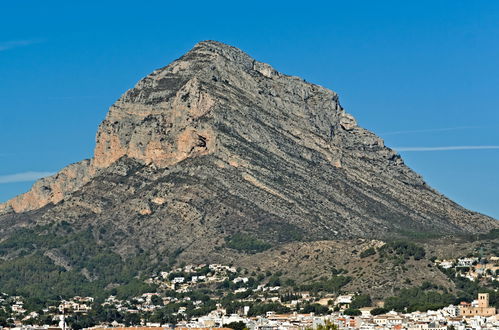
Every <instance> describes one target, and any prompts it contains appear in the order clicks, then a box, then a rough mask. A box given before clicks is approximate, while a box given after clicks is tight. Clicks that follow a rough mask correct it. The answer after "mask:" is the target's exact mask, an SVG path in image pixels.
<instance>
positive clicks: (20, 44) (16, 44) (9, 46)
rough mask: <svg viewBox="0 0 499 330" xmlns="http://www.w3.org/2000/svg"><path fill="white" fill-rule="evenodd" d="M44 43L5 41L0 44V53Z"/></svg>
mask: <svg viewBox="0 0 499 330" xmlns="http://www.w3.org/2000/svg"><path fill="white" fill-rule="evenodd" d="M40 42H42V41H41V40H15V41H4V42H0V52H3V51H6V50H9V49H13V48H18V47H24V46H29V45H33V44H37V43H40Z"/></svg>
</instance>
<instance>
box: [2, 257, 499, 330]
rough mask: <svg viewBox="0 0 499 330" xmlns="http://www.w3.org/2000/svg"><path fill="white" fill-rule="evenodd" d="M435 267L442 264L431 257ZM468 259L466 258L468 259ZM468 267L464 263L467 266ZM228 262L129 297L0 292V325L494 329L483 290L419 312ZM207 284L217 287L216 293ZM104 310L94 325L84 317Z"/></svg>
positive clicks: (170, 274)
mask: <svg viewBox="0 0 499 330" xmlns="http://www.w3.org/2000/svg"><path fill="white" fill-rule="evenodd" d="M458 263H459V261H458ZM439 264H440V266H441V267H444V266H445V264H444V265H442V262H439ZM472 264H473V262H472ZM472 266H473V265H470V266H469V267H472ZM244 273H245V271H244V270H241V269H236V268H234V267H231V266H228V265H219V264H210V265H185V266H183V267H179V268H176V269H173V270H171V271H164V272H159V273H158V274H156V275H154V276H152V277H149V278H147V279H145V281H144V282H145V284H148V285H154V287H156V288H157V289H156V290H155V292H148V293H143V294H140V295H138V296H135V297H133V298H131V299H121V298H120V297H118V296H116V295H111V296H108V297H107V298H105V299H104V300H103V301H102V302H97V301H96V300H95V298H93V297H79V296H78V297H73V298H71V299H61V300H60V301H57V302H56V303H55V304H54V305H51V306H47V307H45V308H42V309H40V310H33V308H30V306H27V304H26V303H25V299H24V298H23V297H21V296H9V295H7V294H0V306H1V307H0V327H1V328H2V329H16V330H22V329H25V330H29V329H32V330H35V329H36V330H41V329H47V330H48V329H50V330H57V329H62V330H67V329H74V330H79V329H83V328H91V329H99V328H116V330H122V329H123V328H130V327H133V328H134V329H136V330H140V329H142V330H151V329H160V328H173V327H175V328H189V329H200V328H203V329H206V328H210V329H212V328H231V329H237V330H241V329H244V328H247V329H251V330H270V329H275V330H277V329H326V328H327V329H335V328H337V329H415V330H416V329H418V330H419V329H462V330H465V329H498V328H499V314H497V310H496V308H495V307H493V306H491V304H490V302H489V294H488V293H479V294H478V296H477V297H476V299H474V300H472V301H462V302H460V303H459V304H450V305H447V306H443V307H441V308H436V309H427V310H425V311H418V310H414V311H395V310H390V309H387V308H385V307H386V305H385V302H384V301H372V300H371V299H370V297H369V296H366V295H362V294H359V293H348V292H338V293H336V294H332V293H329V294H322V293H321V294H318V293H317V292H313V290H308V291H305V290H303V291H300V292H292V293H291V292H286V291H285V290H284V289H283V287H282V286H281V283H279V281H278V280H275V278H274V279H272V276H270V278H268V279H266V280H263V279H262V276H258V275H257V276H255V274H244ZM210 287H214V288H217V289H218V290H219V292H221V291H223V294H222V295H221V296H218V297H217V296H216V294H215V292H216V290H215V291H213V292H210V290H209V289H208V288H210ZM95 315H104V316H103V318H101V319H100V321H98V322H97V321H96V322H94V323H95V324H92V323H88V322H86V321H85V320H86V319H87V318H90V317H95Z"/></svg>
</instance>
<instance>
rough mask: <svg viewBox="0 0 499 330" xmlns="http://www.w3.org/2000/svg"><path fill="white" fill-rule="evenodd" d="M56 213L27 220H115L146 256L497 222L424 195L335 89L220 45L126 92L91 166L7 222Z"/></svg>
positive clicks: (60, 179) (77, 169) (29, 199)
mask: <svg viewBox="0 0 499 330" xmlns="http://www.w3.org/2000/svg"><path fill="white" fill-rule="evenodd" d="M46 187H48V189H46ZM48 204H50V205H51V204H55V205H53V206H51V207H49V208H47V210H46V211H43V212H35V213H36V216H34V217H35V218H36V219H35V218H34V219H33V221H35V222H38V221H42V222H44V221H54V219H59V220H61V221H62V220H67V221H73V222H78V221H83V220H82V219H85V221H95V222H96V223H108V222H109V223H114V225H113V226H114V227H120V228H121V230H122V231H123V232H127V230H130V231H131V232H135V233H137V231H138V232H140V233H141V235H140V237H146V238H147V239H144V241H143V242H141V243H140V244H143V245H144V246H145V247H146V246H147V245H148V244H152V243H151V242H153V241H154V239H151V237H153V238H155V239H157V241H161V242H165V244H167V243H168V244H170V246H175V245H178V239H177V238H176V237H178V235H180V236H182V237H184V238H185V241H183V243H185V244H186V245H189V244H190V245H189V246H192V247H195V246H197V245H200V244H201V245H203V244H204V245H203V247H202V250H204V249H205V248H206V246H211V247H214V245H216V244H218V243H217V241H219V240H220V239H221V238H223V237H224V236H227V235H230V234H231V233H233V232H236V231H240V230H242V231H248V232H255V233H258V234H259V235H262V237H266V239H268V240H269V241H286V240H289V239H291V238H290V237H293V235H291V236H290V233H302V234H303V233H305V234H306V235H308V237H311V238H317V239H330V238H333V237H338V238H342V237H377V236H382V235H384V234H387V233H390V232H403V231H405V230H410V231H411V230H412V231H424V232H428V231H436V232H439V233H453V232H463V231H464V232H480V231H487V230H489V229H490V228H494V227H496V226H497V223H496V222H495V221H494V220H493V219H491V218H488V217H486V216H483V215H480V214H477V213H473V212H471V211H468V210H465V209H464V208H462V207H460V206H459V205H456V204H455V203H453V202H452V201H450V200H449V199H447V198H445V197H444V196H442V195H440V194H439V193H438V192H436V191H434V190H433V189H431V188H430V187H428V186H427V185H426V184H425V182H424V181H423V180H422V178H421V177H420V176H419V175H417V174H416V173H415V172H413V171H412V170H411V169H409V168H408V167H407V166H405V164H404V163H403V161H402V159H401V158H400V156H399V155H398V154H397V153H396V152H394V151H393V150H391V149H390V148H387V147H386V146H385V145H384V143H383V141H382V140H381V139H380V138H379V137H377V136H376V135H375V134H373V133H371V132H369V131H367V130H365V129H363V128H361V127H359V126H358V125H357V123H356V121H355V119H354V118H353V117H352V116H351V115H350V114H348V113H346V112H345V111H344V109H343V108H342V107H341V105H340V103H339V100H338V96H337V94H336V93H334V92H333V91H331V90H328V89H326V88H324V87H321V86H318V85H314V84H310V83H308V82H305V81H304V80H303V79H300V78H298V77H292V76H287V75H284V74H281V73H279V72H277V71H276V70H274V69H273V68H272V67H271V66H269V65H268V64H265V63H261V62H258V61H256V60H254V59H252V58H251V57H250V56H248V55H247V54H245V53H244V52H242V51H240V50H239V49H236V48H234V47H231V46H228V45H225V44H222V43H218V42H214V41H205V42H201V43H199V44H197V45H196V46H195V47H194V48H193V49H192V50H191V51H190V52H188V53H187V54H185V55H184V56H182V57H181V58H180V59H178V60H176V61H174V62H173V63H172V64H170V65H168V66H166V67H164V68H161V69H158V70H156V71H154V72H153V73H151V74H150V75H148V76H147V77H145V78H144V79H142V80H141V81H139V82H138V83H137V85H136V86H135V87H134V88H132V89H130V90H129V91H127V92H126V93H125V94H124V95H123V96H122V97H121V98H120V99H119V100H118V101H117V102H116V103H115V104H114V105H113V106H111V108H110V110H109V113H108V114H107V116H106V119H105V120H104V121H103V122H102V124H101V125H100V127H99V129H98V132H97V138H96V147H95V153H94V157H93V159H92V160H91V161H84V162H82V163H79V164H77V165H72V167H71V168H67V169H65V170H63V171H61V173H59V174H58V175H56V176H55V177H52V178H48V179H44V180H42V181H40V182H37V183H36V184H35V186H34V187H33V189H32V190H31V191H30V192H28V193H26V194H24V195H21V196H19V197H17V198H15V199H14V200H12V201H9V202H8V203H7V204H6V205H4V206H3V207H4V211H3V212H4V214H5V215H4V218H6V217H8V214H9V212H11V211H12V210H13V211H15V212H18V213H19V212H24V211H28V210H36V209H39V208H40V207H42V206H44V205H48ZM89 219H91V220H89ZM118 219H119V224H117V223H115V222H116V221H118ZM138 219H140V221H139V220H138ZM0 221H1V217H0ZM138 223H140V224H138ZM132 224H133V225H132ZM113 226H112V227H113ZM130 226H131V227H130ZM132 227H133V230H132V229H130V228H132ZM172 230H174V231H175V232H176V234H175V235H173V234H172ZM187 237H188V238H187ZM208 237H210V238H211V240H210V242H208V241H207V239H208Z"/></svg>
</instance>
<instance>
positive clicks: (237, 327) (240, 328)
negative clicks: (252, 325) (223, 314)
mask: <svg viewBox="0 0 499 330" xmlns="http://www.w3.org/2000/svg"><path fill="white" fill-rule="evenodd" d="M224 326H225V327H226V328H230V329H234V330H244V329H247V327H246V323H244V322H242V321H239V322H230V323H228V324H224Z"/></svg>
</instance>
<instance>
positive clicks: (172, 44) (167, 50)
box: [0, 0, 499, 218]
mask: <svg viewBox="0 0 499 330" xmlns="http://www.w3.org/2000/svg"><path fill="white" fill-rule="evenodd" d="M0 31H2V32H1V33H0V141H2V149H1V150H0V164H1V166H0V201H1V200H6V199H8V198H10V197H13V196H14V195H16V194H19V193H21V192H24V191H26V190H27V189H28V188H29V186H30V185H31V184H32V183H33V181H32V180H33V179H34V178H36V177H38V176H43V175H47V173H51V172H55V171H57V170H59V169H60V168H62V167H64V166H65V165H67V164H69V163H72V162H76V161H79V160H81V159H83V158H89V157H91V155H92V151H93V147H94V139H95V132H96V130H97V126H98V124H99V123H100V121H101V120H102V119H103V118H104V116H105V114H106V112H107V109H108V107H109V106H110V105H111V104H112V103H113V102H114V101H115V100H116V99H117V98H118V97H119V96H120V95H121V94H122V93H123V92H124V91H125V90H126V89H128V88H130V87H132V86H133V85H134V83H135V82H136V81H137V80H139V79H140V78H141V77H143V76H145V75H146V74H148V73H150V72H151V71H152V70H153V69H155V68H159V67H162V66H164V65H166V64H168V63H169V62H171V61H172V60H174V59H176V58H178V57H179V56H181V55H182V54H183V53H185V52H186V51H188V50H189V49H190V48H191V47H192V46H193V45H194V44H195V43H196V42H198V41H201V40H206V39H214V40H219V41H222V42H226V43H229V44H232V45H234V46H236V47H239V48H241V49H243V50H244V51H246V52H248V53H249V54H250V55H252V56H253V57H255V58H256V59H258V60H261V61H264V62H268V63H270V64H271V65H273V66H274V67H275V68H276V69H278V70H279V71H282V72H284V73H287V74H292V75H298V76H301V77H303V78H305V79H306V80H307V81H310V82H314V83H318V84H321V85H323V86H326V87H328V88H330V89H333V90H334V91H336V92H338V93H339V95H340V101H341V103H342V105H343V106H344V107H345V108H346V109H347V111H349V112H350V113H352V114H353V115H354V116H355V117H356V118H357V120H358V122H359V123H360V125H362V126H364V127H366V128H368V129H370V130H372V131H374V132H375V133H377V134H378V135H380V136H381V137H382V138H384V139H385V142H386V144H387V145H388V146H390V147H394V148H396V149H397V148H398V150H399V151H400V153H401V155H402V157H403V158H404V159H405V161H406V163H407V164H408V165H409V166H411V167H412V168H413V169H415V170H416V171H417V172H419V173H420V174H422V175H423V177H424V178H425V179H426V180H427V182H428V183H429V184H430V185H432V186H433V187H434V188H436V189H437V190H439V191H440V192H442V193H444V194H446V195H447V196H449V197H450V198H452V199H454V200H455V201H457V202H458V203H460V204H462V205H463V206H465V207H467V208H470V209H473V210H476V211H480V212H482V213H485V214H488V215H491V216H493V217H495V218H499V203H498V201H499V198H498V196H499V171H498V169H499V149H497V146H499V111H498V110H499V42H498V41H499V1H480V0H476V1H464V0H462V1H460V0H453V1H444V0H439V1H434V0H433V1H424V0H418V1H324V2H319V1H306V2H305V1H304V2H293V1H282V2H279V1H274V2H271V1H251V2H237V1H227V2H224V1H199V2H197V1H190V2H188V3H186V4H182V1H176V2H170V1H145V0H144V1H141V2H136V1H133V2H132V1H125V0H121V1H79V2H78V3H76V1H50V0H48V1H23V0H19V1H9V2H4V3H2V8H1V10H0ZM494 146H496V148H494ZM448 147H450V148H448ZM484 147H490V148H484ZM20 181H23V182H20Z"/></svg>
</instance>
